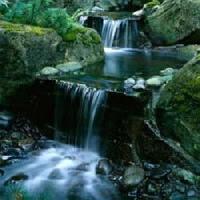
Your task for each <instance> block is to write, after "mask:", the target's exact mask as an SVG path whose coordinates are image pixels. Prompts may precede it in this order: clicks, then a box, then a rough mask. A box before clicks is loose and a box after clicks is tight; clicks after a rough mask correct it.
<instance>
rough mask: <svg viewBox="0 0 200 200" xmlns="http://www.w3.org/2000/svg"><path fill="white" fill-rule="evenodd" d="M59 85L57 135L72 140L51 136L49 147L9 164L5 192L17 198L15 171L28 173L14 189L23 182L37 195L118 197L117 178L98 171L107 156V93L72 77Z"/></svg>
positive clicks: (51, 199)
mask: <svg viewBox="0 0 200 200" xmlns="http://www.w3.org/2000/svg"><path fill="white" fill-rule="evenodd" d="M57 86H58V87H57V90H58V91H57V105H56V116H55V119H56V121H55V126H56V130H57V131H56V136H57V137H56V139H57V140H59V141H61V142H65V143H67V144H68V145H64V144H61V143H60V142H55V141H45V143H44V144H45V145H44V147H43V148H44V149H43V150H41V151H40V152H37V154H36V155H34V154H32V155H31V156H30V158H29V159H26V160H25V161H21V162H19V163H16V164H14V165H11V166H8V167H6V168H5V172H6V173H5V175H4V176H2V177H1V180H0V196H1V197H3V200H4V199H9V200H10V199H15V198H13V196H12V195H13V193H14V192H13V191H12V190H13V189H10V183H12V177H20V176H22V177H25V178H24V179H23V180H22V181H19V182H18V183H17V184H15V186H12V187H13V188H14V191H16V189H15V187H17V188H23V190H22V191H26V193H28V194H29V195H30V198H32V199H39V197H40V196H41V195H44V194H45V199H47V200H55V199H60V200H105V199H106V200H116V199H118V195H117V192H116V190H115V188H114V186H113V185H112V183H110V182H109V181H108V179H107V178H106V177H101V176H98V175H97V174H96V167H97V165H98V162H99V160H100V159H101V158H100V156H99V155H98V144H99V137H98V134H99V128H100V123H99V122H100V121H101V116H102V114H103V109H102V105H103V104H104V103H105V101H106V93H105V92H104V91H103V90H97V89H94V88H88V87H87V86H86V85H81V84H73V83H68V82H59V83H58V85H57ZM42 144H43V143H42ZM4 187H5V188H6V189H3V190H2V188H4ZM7 188H8V189H7ZM18 190H19V189H18ZM4 197H5V198H4Z"/></svg>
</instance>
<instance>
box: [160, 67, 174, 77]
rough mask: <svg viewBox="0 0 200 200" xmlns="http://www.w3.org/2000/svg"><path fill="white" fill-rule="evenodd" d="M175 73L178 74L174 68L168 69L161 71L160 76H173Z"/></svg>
mask: <svg viewBox="0 0 200 200" xmlns="http://www.w3.org/2000/svg"><path fill="white" fill-rule="evenodd" d="M175 72H176V70H175V69H173V68H166V69H164V70H161V71H160V74H161V75H162V76H169V75H173V74H174V73H175Z"/></svg>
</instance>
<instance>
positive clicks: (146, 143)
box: [137, 123, 200, 174]
mask: <svg viewBox="0 0 200 200" xmlns="http://www.w3.org/2000/svg"><path fill="white" fill-rule="evenodd" d="M137 141H138V142H137V151H138V154H139V157H140V158H141V159H142V160H145V161H147V162H151V163H154V164H157V163H160V164H162V163H168V164H177V165H179V166H181V167H183V168H185V169H188V170H191V171H193V172H194V173H196V174H200V168H199V165H198V163H195V160H191V159H187V155H184V153H183V152H182V151H181V150H178V149H177V150H176V148H174V147H173V146H172V145H169V143H168V142H167V141H165V139H164V138H160V137H159V136H157V135H156V134H155V131H154V130H153V129H151V128H150V126H149V124H148V123H144V126H143V131H142V132H141V134H140V135H139V136H138V138H137Z"/></svg>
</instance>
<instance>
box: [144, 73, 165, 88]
mask: <svg viewBox="0 0 200 200" xmlns="http://www.w3.org/2000/svg"><path fill="white" fill-rule="evenodd" d="M163 83H164V80H163V77H161V76H154V77H152V78H150V79H148V80H147V81H146V84H147V85H148V86H151V87H159V86H161V85H162V84H163Z"/></svg>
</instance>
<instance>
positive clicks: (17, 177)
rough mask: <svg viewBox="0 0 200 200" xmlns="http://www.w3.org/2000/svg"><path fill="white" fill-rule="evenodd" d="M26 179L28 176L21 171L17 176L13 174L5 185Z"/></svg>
mask: <svg viewBox="0 0 200 200" xmlns="http://www.w3.org/2000/svg"><path fill="white" fill-rule="evenodd" d="M25 180H28V176H27V175H26V174H24V173H19V174H17V175H15V176H12V177H11V178H9V179H8V180H7V181H6V182H5V183H4V185H8V184H12V183H14V184H15V183H17V182H19V181H25Z"/></svg>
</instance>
